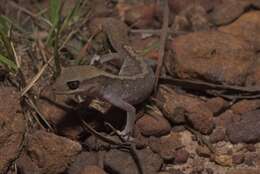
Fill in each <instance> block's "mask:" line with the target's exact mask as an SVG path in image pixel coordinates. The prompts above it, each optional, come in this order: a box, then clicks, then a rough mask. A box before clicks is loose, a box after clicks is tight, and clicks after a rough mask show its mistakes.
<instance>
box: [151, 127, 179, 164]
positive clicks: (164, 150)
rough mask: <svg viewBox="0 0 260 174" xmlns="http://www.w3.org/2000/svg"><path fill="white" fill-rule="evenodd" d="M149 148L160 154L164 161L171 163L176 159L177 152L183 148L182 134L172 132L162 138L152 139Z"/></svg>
mask: <svg viewBox="0 0 260 174" xmlns="http://www.w3.org/2000/svg"><path fill="white" fill-rule="evenodd" d="M149 146H150V147H151V149H152V150H153V151H154V152H156V153H158V154H160V156H161V157H162V158H163V159H164V160H166V161H171V160H173V159H174V157H175V153H176V150H177V149H179V148H181V147H182V146H183V144H182V143H181V136H180V134H179V133H174V132H171V133H170V134H169V135H166V136H163V137H160V138H155V137H151V138H150V139H149Z"/></svg>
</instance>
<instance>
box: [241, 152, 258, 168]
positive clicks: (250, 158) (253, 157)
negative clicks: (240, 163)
mask: <svg viewBox="0 0 260 174" xmlns="http://www.w3.org/2000/svg"><path fill="white" fill-rule="evenodd" d="M257 158H258V154H257V153H247V154H245V160H244V163H245V164H246V165H248V166H254V167H255V166H256V163H257Z"/></svg>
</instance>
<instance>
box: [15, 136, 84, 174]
mask: <svg viewBox="0 0 260 174" xmlns="http://www.w3.org/2000/svg"><path fill="white" fill-rule="evenodd" d="M80 151H81V145H80V144H79V143H77V142H75V141H72V140H70V139H67V138H64V137H60V136H57V135H55V134H52V133H47V132H44V131H35V132H34V133H33V134H31V135H28V144H27V145H26V149H25V152H24V153H23V156H22V158H21V159H19V160H18V167H19V168H21V169H22V171H23V172H24V173H28V174H33V173H48V174H56V173H62V172H64V171H65V169H66V168H67V166H68V164H70V163H71V162H72V161H73V158H74V157H75V156H76V155H77V154H78V153H79V152H80Z"/></svg>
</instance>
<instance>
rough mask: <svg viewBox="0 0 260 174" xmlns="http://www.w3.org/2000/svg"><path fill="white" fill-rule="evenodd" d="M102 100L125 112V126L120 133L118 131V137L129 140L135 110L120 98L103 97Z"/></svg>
mask: <svg viewBox="0 0 260 174" xmlns="http://www.w3.org/2000/svg"><path fill="white" fill-rule="evenodd" d="M104 99H106V100H107V101H108V102H110V103H111V104H112V105H114V106H116V107H118V108H120V109H122V110H125V111H126V112H127V118H126V125H125V128H124V129H123V130H122V131H118V133H119V135H121V136H122V137H124V138H129V136H131V135H132V133H133V127H134V123H135V119H136V109H135V107H134V106H132V105H131V104H129V103H127V102H125V101H124V100H122V99H121V98H120V97H117V96H114V95H105V96H104Z"/></svg>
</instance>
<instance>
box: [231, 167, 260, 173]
mask: <svg viewBox="0 0 260 174" xmlns="http://www.w3.org/2000/svg"><path fill="white" fill-rule="evenodd" d="M226 174H259V169H258V168H256V169H248V168H241V167H240V168H238V169H231V170H229V171H228V172H227V173H226Z"/></svg>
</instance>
